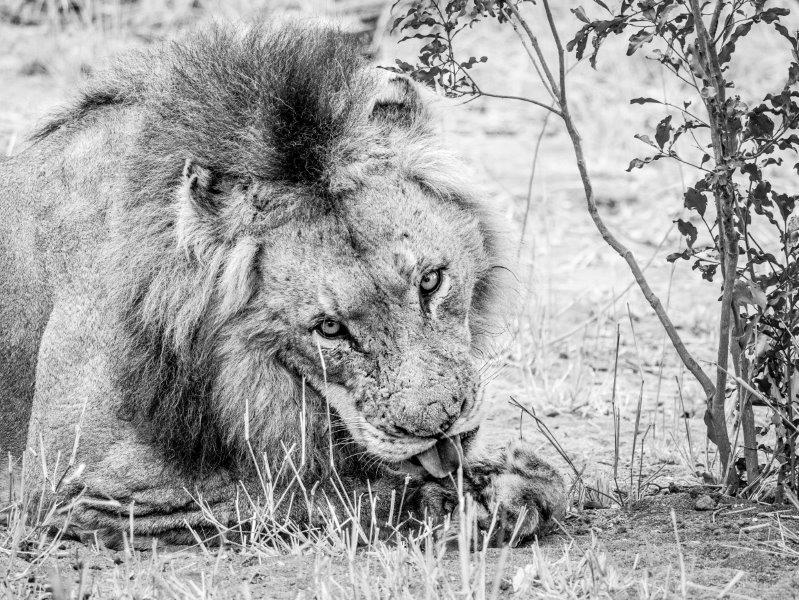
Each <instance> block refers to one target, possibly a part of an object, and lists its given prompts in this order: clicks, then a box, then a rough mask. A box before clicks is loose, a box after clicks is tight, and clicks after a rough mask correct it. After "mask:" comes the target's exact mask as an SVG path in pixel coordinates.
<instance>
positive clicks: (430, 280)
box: [419, 269, 441, 296]
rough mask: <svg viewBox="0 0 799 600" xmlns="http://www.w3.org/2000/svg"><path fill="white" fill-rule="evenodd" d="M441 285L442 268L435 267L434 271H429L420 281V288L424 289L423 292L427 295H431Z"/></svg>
mask: <svg viewBox="0 0 799 600" xmlns="http://www.w3.org/2000/svg"><path fill="white" fill-rule="evenodd" d="M440 285H441V270H440V269H434V270H432V271H428V272H427V273H425V274H424V276H423V277H422V280H421V281H420V282H419V289H420V290H421V291H422V294H424V295H425V296H429V295H430V294H432V293H433V292H435V291H436V290H437V289H438V286H440Z"/></svg>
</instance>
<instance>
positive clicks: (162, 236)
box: [35, 25, 499, 470]
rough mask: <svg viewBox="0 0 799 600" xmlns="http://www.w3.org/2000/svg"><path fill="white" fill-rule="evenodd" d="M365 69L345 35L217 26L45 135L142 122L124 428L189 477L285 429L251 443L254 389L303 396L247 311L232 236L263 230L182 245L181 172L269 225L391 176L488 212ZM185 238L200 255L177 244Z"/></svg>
mask: <svg viewBox="0 0 799 600" xmlns="http://www.w3.org/2000/svg"><path fill="white" fill-rule="evenodd" d="M372 72H373V70H371V69H364V63H363V61H362V60H361V59H360V58H359V56H358V48H357V45H356V44H355V42H354V40H352V39H350V38H348V37H347V36H345V35H343V34H342V33H341V32H339V31H337V30H335V29H325V28H318V27H314V28H307V27H302V26H298V25H289V26H282V27H281V28H275V29H269V30H264V29H263V28H255V29H253V30H251V31H249V32H248V33H246V34H240V33H236V32H232V31H229V30H226V29H222V28H216V29H214V30H212V31H211V32H209V33H205V34H195V35H193V36H192V37H191V38H189V39H188V40H187V41H182V42H178V43H172V44H169V45H166V46H164V47H163V48H161V49H159V50H156V51H151V52H146V53H143V54H141V55H138V56H137V57H134V58H133V59H128V60H126V61H125V62H123V63H120V64H119V65H117V66H116V67H114V68H113V69H111V70H110V71H109V72H107V73H105V74H103V75H101V76H100V77H98V79H97V80H96V81H95V82H94V83H92V84H91V85H89V86H88V88H87V89H86V90H85V91H84V93H83V95H82V96H81V98H80V99H79V100H78V101H77V102H76V103H75V104H74V105H73V106H72V108H70V109H68V110H67V111H66V112H64V113H62V114H61V115H59V116H58V117H56V118H55V119H53V120H51V121H50V122H48V123H47V124H45V125H44V126H43V127H42V128H41V129H40V130H39V132H38V133H37V134H36V136H35V139H38V140H42V139H44V138H47V137H48V136H51V135H54V134H58V133H59V132H64V131H69V130H71V129H74V128H79V127H80V126H81V123H82V122H84V121H85V120H87V119H91V118H95V117H96V118H99V117H97V115H101V114H102V113H103V111H105V110H113V109H115V108H116V109H125V110H128V111H129V114H130V115H132V118H135V119H137V120H139V123H138V125H137V127H136V130H137V134H136V138H135V141H134V143H133V144H132V147H131V148H130V156H129V157H128V160H127V161H126V163H127V164H128V165H129V167H128V171H127V173H125V174H124V177H125V181H126V184H125V186H126V189H127V194H126V196H125V199H124V201H123V211H124V213H125V214H124V218H122V219H120V226H119V228H118V231H117V232H116V235H117V240H116V241H117V244H116V246H115V249H114V251H113V257H114V258H113V262H114V265H113V266H112V268H113V269H114V277H115V279H116V281H115V289H114V290H112V292H113V298H114V305H115V306H116V307H118V310H119V319H120V322H121V324H122V327H121V329H122V335H121V336H120V342H119V343H120V350H119V353H118V365H117V385H119V387H120V388H121V390H122V391H123V392H124V403H123V406H122V408H121V414H123V415H124V416H125V417H126V418H129V419H132V420H134V421H136V422H137V423H138V424H139V425H140V427H141V430H142V431H143V432H144V433H145V434H146V435H147V436H149V437H150V438H151V439H152V441H153V442H155V443H156V444H157V445H158V446H160V447H161V448H162V449H163V450H164V451H166V452H167V453H168V454H169V455H170V456H171V457H172V458H173V459H175V460H178V461H180V462H182V463H183V464H185V465H186V466H188V467H191V468H195V469H197V468H199V469H200V470H201V469H203V468H206V467H213V466H216V465H232V464H235V463H236V462H237V459H238V458H239V457H240V456H241V455H242V454H243V453H245V452H246V444H245V437H246V434H247V433H249V437H250V438H252V439H258V436H259V435H260V434H261V433H263V432H260V431H259V429H261V430H267V429H269V428H270V427H271V428H276V429H280V428H283V429H285V427H284V423H282V422H281V419H283V421H285V420H286V419H287V418H289V417H288V416H285V415H279V414H272V415H266V416H264V417H260V420H259V417H253V418H252V419H251V423H250V424H249V429H250V431H249V432H246V431H245V429H244V426H243V421H244V415H243V414H242V407H243V406H244V405H245V399H244V398H243V396H246V395H247V394H249V393H251V391H252V389H255V385H256V384H257V386H258V387H259V389H262V390H265V391H264V392H263V393H264V394H267V395H270V397H272V398H292V399H293V398H296V397H297V395H298V385H299V382H298V381H297V377H296V376H295V375H294V374H292V373H290V372H289V371H288V370H287V369H286V368H284V367H283V366H282V364H281V362H280V357H279V356H278V355H277V354H275V353H274V352H273V351H271V350H270V348H271V347H273V346H276V343H274V342H276V341H277V340H270V339H269V333H268V331H267V332H264V331H257V330H256V329H255V323H253V320H254V318H255V317H254V315H253V314H252V313H251V312H250V311H251V307H250V305H249V300H250V299H251V298H252V297H253V296H254V295H255V294H256V293H257V291H258V289H257V286H258V285H259V283H258V282H259V281H260V280H261V278H260V277H259V276H258V273H257V264H258V262H257V260H256V259H257V256H258V253H259V248H258V246H257V244H252V243H242V242H241V236H240V235H239V234H240V233H241V232H242V228H244V230H247V231H249V232H250V233H252V232H254V231H255V230H256V229H257V227H258V225H257V223H258V220H257V219H253V221H252V222H250V223H247V224H244V225H236V226H235V227H234V226H233V225H231V224H230V223H229V222H227V221H226V220H225V219H218V220H217V221H218V223H216V224H207V225H208V228H207V230H210V231H211V232H212V235H211V236H210V237H209V236H208V235H206V236H205V237H204V238H203V239H202V240H199V239H194V238H196V237H197V236H194V234H193V233H192V231H191V230H190V229H189V230H184V231H182V232H181V231H180V229H181V227H184V225H181V220H180V215H179V214H178V213H177V212H176V207H175V204H176V200H175V197H176V190H177V188H178V186H179V184H180V182H181V178H182V175H183V169H184V165H185V164H186V161H187V160H191V161H195V162H196V163H198V164H200V165H203V167H205V168H206V169H207V170H208V173H209V174H210V175H209V177H211V178H212V180H211V181H209V182H206V183H207V184H208V185H207V188H208V189H209V190H212V192H213V191H218V192H220V193H222V192H225V191H230V190H231V189H240V190H242V189H243V190H245V191H246V194H247V196H248V197H249V198H250V199H251V200H252V205H253V206H254V207H255V210H260V211H265V212H269V213H270V218H271V220H272V222H274V221H275V220H278V221H279V220H280V219H290V218H294V219H297V218H310V217H312V216H313V214H315V213H317V212H318V211H321V212H324V213H329V212H335V211H336V210H337V207H338V205H339V203H340V202H343V201H344V199H345V198H346V194H347V192H348V190H350V189H353V188H355V187H357V186H358V185H359V183H360V182H362V181H363V180H364V179H365V178H368V177H380V176H381V170H384V169H386V168H387V167H386V165H389V164H390V165H392V167H391V168H394V169H395V170H400V171H401V172H402V173H403V175H404V176H405V177H409V178H411V179H413V180H415V181H418V182H419V183H420V184H422V185H423V186H425V187H426V188H427V189H429V190H430V191H431V193H434V194H437V195H439V196H442V197H446V198H449V199H452V200H453V201H455V202H458V203H461V204H464V205H467V206H470V207H471V209H473V210H474V212H475V213H478V212H479V210H480V209H478V208H477V205H476V203H474V202H473V199H472V198H473V194H472V190H470V189H468V188H467V186H465V185H464V184H463V183H462V182H461V181H460V180H459V173H458V171H459V170H460V166H459V164H458V163H456V162H453V161H452V160H451V159H450V157H449V155H448V154H447V153H446V152H445V151H443V149H441V148H440V146H439V145H438V144H437V142H436V135H435V132H434V131H433V130H432V129H431V126H430V124H429V117H428V115H427V110H426V107H425V106H424V103H422V102H421V101H418V97H417V96H411V95H409V96H407V97H406V98H405V99H403V100H402V101H395V100H391V101H387V102H384V103H381V102H380V101H379V100H378V101H377V103H375V88H376V83H375V82H376V78H375V76H374V75H373V74H370V73H372ZM415 98H416V99H415ZM389 130H390V133H391V135H389ZM215 196H216V194H215V193H210V194H209V195H208V197H207V198H206V199H204V200H203V202H204V206H203V207H202V209H203V210H204V211H205V213H206V214H209V215H220V214H222V212H223V210H224V208H223V207H221V206H219V205H217V204H215ZM308 198H312V199H313V201H312V202H308V201H307V199H308ZM488 223H489V221H488V220H486V219H484V218H482V216H481V224H482V226H483V228H484V238H485V240H486V242H487V244H488V245H489V246H491V248H489V250H492V251H493V250H497V248H496V246H497V241H496V240H497V237H496V235H495V234H494V232H493V231H492V230H490V228H489V225H488ZM184 229H185V227H184ZM181 237H182V238H184V241H185V240H186V239H187V240H189V241H190V242H191V243H189V242H185V243H183V244H181V243H176V240H178V242H179V239H180V238H181ZM247 239H250V240H251V239H253V238H252V236H250V237H248V238H247ZM192 240H193V241H192ZM498 252H499V251H498V250H497V253H498ZM498 264H499V263H496V264H495V265H492V266H498ZM496 277H497V269H494V268H490V269H488V270H487V271H486V272H485V273H482V274H480V277H479V283H478V286H477V289H476V290H475V300H474V305H473V313H474V315H475V316H474V317H472V319H471V323H472V327H473V329H484V328H485V327H486V323H485V322H481V320H480V317H482V316H484V315H487V313H488V308H489V307H490V306H491V305H492V302H493V301H492V293H493V290H494V289H495V287H496ZM234 284H235V285H234ZM232 289H236V290H239V291H236V292H231V291H230V290H232ZM242 290H243V291H242ZM235 328H239V331H241V329H242V328H243V329H244V330H247V328H250V329H252V331H251V335H252V337H253V338H255V337H258V348H259V350H258V352H257V353H256V354H257V356H255V358H252V359H248V360H246V361H241V362H242V364H241V365H239V366H238V370H231V368H230V367H229V366H228V367H227V368H226V370H225V368H224V366H223V365H222V364H221V363H220V360H221V359H220V357H221V356H226V355H230V354H231V353H235V352H236V351H237V350H236V349H234V348H223V349H222V350H220V345H222V346H224V345H225V344H232V343H233V342H232V341H231V340H232V337H233V336H232V335H231V331H232V330H233V329H235ZM247 382H251V383H253V386H251V387H247ZM295 402H296V401H295ZM292 418H294V417H292ZM269 419H271V420H272V421H273V422H270V421H269ZM311 425H312V424H311ZM311 425H309V426H311ZM311 435H316V434H314V433H313V432H312V433H311ZM263 436H266V433H263ZM319 446H320V447H323V444H322V443H321V440H320V443H319Z"/></svg>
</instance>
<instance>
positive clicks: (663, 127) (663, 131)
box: [655, 115, 671, 148]
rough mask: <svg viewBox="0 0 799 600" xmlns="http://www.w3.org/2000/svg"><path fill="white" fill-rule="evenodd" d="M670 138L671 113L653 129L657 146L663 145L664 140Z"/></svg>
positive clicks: (666, 140)
mask: <svg viewBox="0 0 799 600" xmlns="http://www.w3.org/2000/svg"><path fill="white" fill-rule="evenodd" d="M670 138H671V115H669V116H667V117H666V118H664V119H663V120H662V121H661V122H660V123H658V126H657V129H655V141H656V142H657V144H658V146H660V147H661V148H662V147H663V146H664V144H665V143H666V142H668V141H669V139H670Z"/></svg>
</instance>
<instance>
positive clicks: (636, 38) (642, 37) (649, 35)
mask: <svg viewBox="0 0 799 600" xmlns="http://www.w3.org/2000/svg"><path fill="white" fill-rule="evenodd" d="M654 37H655V33H654V32H653V31H652V30H651V29H642V30H641V31H639V32H637V33H634V34H632V35H631V36H630V45H629V46H627V56H632V55H633V54H635V52H636V50H638V49H639V48H640V47H641V46H643V45H644V44H648V43H649V42H651V41H652V40H653V39H654Z"/></svg>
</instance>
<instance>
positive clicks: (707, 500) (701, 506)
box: [694, 494, 716, 510]
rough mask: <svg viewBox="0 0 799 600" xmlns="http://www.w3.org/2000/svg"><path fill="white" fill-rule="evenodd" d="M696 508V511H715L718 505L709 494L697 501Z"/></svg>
mask: <svg viewBox="0 0 799 600" xmlns="http://www.w3.org/2000/svg"><path fill="white" fill-rule="evenodd" d="M694 508H695V509H696V510H713V509H714V508H716V503H715V502H714V501H713V498H711V497H710V496H708V495H707V494H704V495H702V496H699V498H697V499H696V503H695V504H694Z"/></svg>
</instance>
